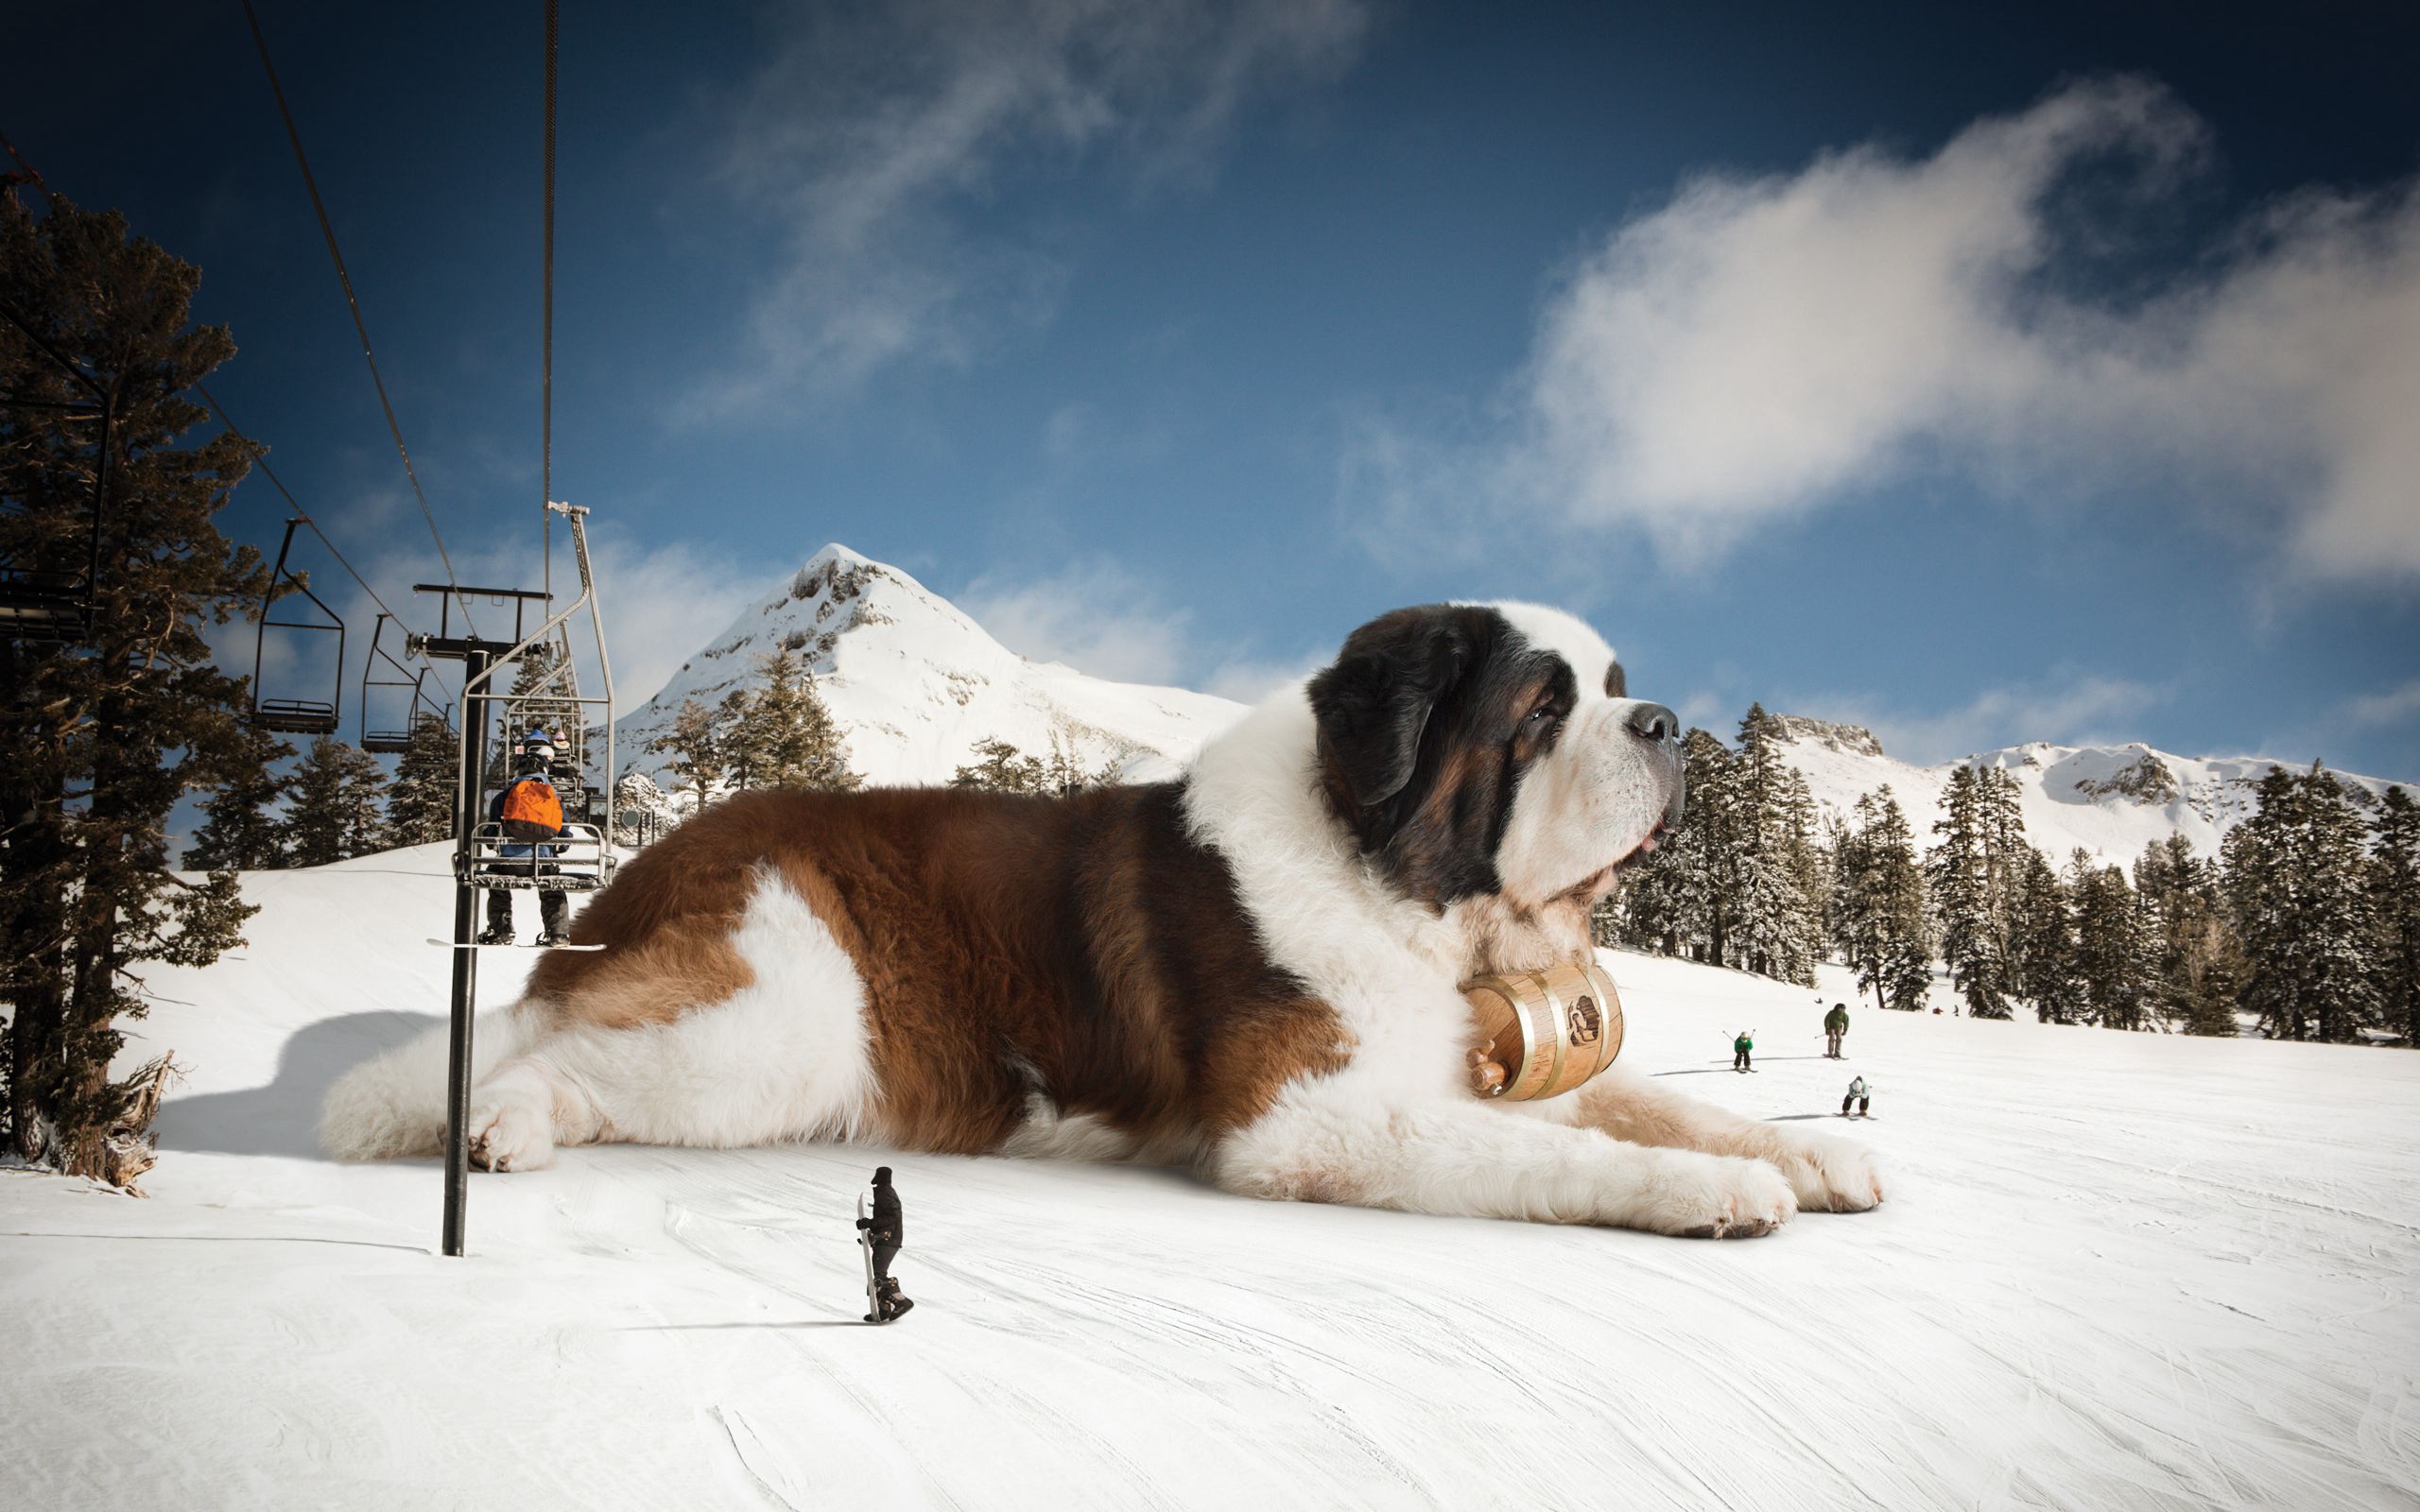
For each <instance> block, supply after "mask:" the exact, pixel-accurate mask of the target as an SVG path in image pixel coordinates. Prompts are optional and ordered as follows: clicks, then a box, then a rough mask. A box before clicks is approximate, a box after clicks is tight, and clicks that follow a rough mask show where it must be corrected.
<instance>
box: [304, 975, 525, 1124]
mask: <svg viewBox="0 0 2420 1512" xmlns="http://www.w3.org/2000/svg"><path fill="white" fill-rule="evenodd" d="M529 1022H530V1016H529V1015H528V1014H527V1013H525V1012H524V1011H522V1005H520V1004H515V1005H512V1006H511V1007H510V1008H506V1009H504V1010H503V1011H501V1012H498V1013H483V1014H481V1015H479V1021H478V1023H477V1024H476V1025H475V1028H474V1030H473V1033H472V1037H471V1076H472V1079H473V1080H474V1081H476V1080H477V1079H478V1078H479V1077H481V1076H484V1075H486V1074H488V1073H489V1072H490V1071H492V1070H493V1069H494V1068H495V1066H496V1064H497V1063H498V1062H499V1061H501V1060H503V1059H505V1058H506V1057H509V1056H512V1055H516V1054H518V1053H519V1052H520V1051H521V1049H522V1048H523V1047H524V1045H525V1043H526V1042H527V1040H528V1039H529V1038H530V1036H529V1033H528V1024H529ZM447 1028H448V1026H447V1025H445V1024H439V1025H437V1026H436V1027H435V1028H433V1029H430V1030H429V1031H427V1032H426V1033H425V1034H423V1035H420V1036H419V1037H417V1038H415V1039H412V1040H406V1042H404V1043H403V1044H400V1045H397V1046H396V1047H395V1048H393V1049H392V1050H388V1051H385V1052H383V1053H381V1054H379V1055H377V1056H373V1057H371V1058H370V1059H368V1060H365V1061H363V1062H362V1063H361V1064H360V1065H358V1066H355V1067H354V1068H353V1069H352V1070H351V1071H348V1072H346V1073H345V1074H343V1075H341V1076H339V1077H337V1081H336V1085H335V1086H333V1087H330V1088H329V1089H328V1095H327V1099H326V1101H324V1102H322V1103H321V1104H320V1148H321V1149H323V1150H325V1151H327V1152H328V1154H330V1155H332V1156H334V1157H336V1158H337V1160H399V1159H402V1158H403V1157H406V1156H414V1155H437V1154H441V1153H442V1152H443V1150H444V1148H445V1067H446V1059H447V1038H448V1037H447Z"/></svg>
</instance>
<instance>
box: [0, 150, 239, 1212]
mask: <svg viewBox="0 0 2420 1512" xmlns="http://www.w3.org/2000/svg"><path fill="white" fill-rule="evenodd" d="M43 208H44V212H45V213H44V214H43V215H41V216H40V217H39V218H37V217H36V215H34V214H33V212H32V211H31V210H29V209H28V208H27V207H26V204H25V203H24V202H23V201H22V200H21V199H20V198H19V197H18V196H17V195H16V194H14V193H0V298H5V299H6V300H7V301H9V308H10V309H11V310H12V311H13V312H14V313H15V314H16V315H17V316H18V317H20V318H23V319H24V320H26V322H27V323H28V324H29V325H31V326H32V327H33V328H34V329H35V330H37V331H39V332H41V333H42V334H43V340H44V341H45V342H46V343H47V344H48V345H49V346H50V347H51V348H52V349H54V350H56V351H58V352H62V353H64V354H66V355H67V356H69V357H70V358H71V359H73V360H74V361H75V362H76V363H78V365H79V366H80V367H81V368H82V369H84V370H85V371H86V372H87V373H88V374H90V375H92V376H93V377H94V378H95V380H96V381H97V383H98V384H99V385H100V387H103V388H104V389H105V390H106V391H107V392H108V393H109V394H110V395H111V396H112V404H113V410H114V421H113V423H112V425H111V427H110V432H109V438H108V443H107V444H108V455H107V479H108V489H107V498H106V501H105V507H104V510H103V515H102V525H101V536H100V548H101V549H100V573H99V578H98V581H97V583H96V584H95V592H94V594H93V616H92V627H91V631H90V633H89V634H88V635H87V636H85V637H84V638H83V639H82V640H81V641H79V642H77V643H75V644H26V643H21V642H16V641H8V642H0V721H4V722H0V994H5V996H6V999H7V1001H8V1004H9V1022H8V1027H7V1056H6V1060H7V1081H8V1085H7V1099H6V1115H5V1116H6V1119H7V1125H8V1126H7V1137H8V1139H9V1143H11V1144H13V1146H14V1148H15V1150H16V1152H17V1154H18V1155H19V1156H20V1157H22V1158H24V1159H25V1160H28V1161H31V1162H36V1163H41V1164H46V1165H50V1166H53V1167H56V1168H58V1169H61V1170H64V1171H68V1172H71V1173H74V1174H77V1175H81V1176H88V1177H96V1178H98V1179H101V1180H105V1181H112V1182H115V1183H118V1184H120V1185H130V1184H131V1183H132V1181H133V1179H134V1178H135V1177H137V1176H139V1175H140V1174H141V1173H142V1171H143V1170H144V1169H145V1168H146V1167H147V1166H148V1165H149V1163H150V1161H151V1152H150V1146H149V1143H148V1139H147V1134H146V1133H145V1131H144V1125H146V1124H147V1122H148V1118H149V1109H150V1108H154V1107H156V1106H157V1097H158V1088H159V1077H160V1075H161V1074H162V1071H163V1065H164V1063H162V1062H154V1063H153V1064H152V1065H151V1066H149V1067H147V1068H145V1070H144V1071H142V1072H138V1073H137V1074H135V1075H133V1076H131V1077H129V1078H127V1079H126V1080H123V1081H112V1079H111V1075H110V1062H111V1059H112V1057H113V1056H114V1055H115V1054H116V1053H117V1050H118V1048H119V1046H120V1045H121V1043H122V1042H123V1037H122V1036H121V1035H120V1034H119V1032H118V1030H117V1028H116V1027H115V1024H116V1022H117V1021H119V1020H121V1019H125V1018H134V1017H139V1016H141V1014H142V1012H143V1009H144V999H143V996H142V993H141V985H140V982H139V980H138V979H137V978H136V976H135V975H134V974H132V973H133V971H134V969H136V968H138V967H140V966H141V965H142V964H144V963H145V962H148V961H165V962H170V963H172V964H177V965H192V966H200V965H207V964H208V963H209V962H211V961H213V960H215V959H216V958H217V956H218V955H219V954H220V953H221V952H222V951H224V950H226V949H227V948H229V947H230V946H233V945H234V944H237V943H240V934H239V931H240V929H241V926H242V923H243V920H244V919H245V918H246V917H247V916H249V915H250V914H251V912H252V911H253V910H252V909H251V908H250V907H249V906H247V905H245V904H244V903H243V902H242V901H241V899H240V897H239V895H238V892H237V884H236V877H235V874H234V873H233V871H231V870H225V869H221V870H216V871H213V872H211V873H210V874H209V875H208V877H207V880H205V881H203V882H200V883H194V882H191V881H188V880H186V879H183V878H181V877H179V876H178V875H177V874H176V873H175V872H174V871H172V870H171V869H170V868H169V866H168V853H167V822H168V815H169V811H170V810H171V808H173V807H174V805H175V804H176V802H177V800H178V799H180V798H181V797H182V796H183V795H184V794H185V793H186V792H187V791H188V790H190V789H196V788H209V787H228V786H232V785H235V784H236V783H239V782H243V781H246V780H247V779H248V774H249V773H250V772H251V771H252V770H254V769H255V768H256V767H257V765H258V763H257V760H256V753H255V751H254V749H253V747H251V744H250V742H249V741H248V740H247V739H246V737H245V732H244V730H243V726H242V724H241V722H240V721H241V711H242V708H243V704H244V699H245V686H244V682H243V680H242V679H238V678H232V677H228V676H226V675H225V674H223V673H221V672H220V671H219V670H218V669H217V668H216V667H215V666H214V665H212V664H211V648H210V644H209V642H208V640H207V639H206V638H205V633H204V631H205V627H207V626H210V625H213V624H217V625H224V624H226V623H228V622H229V621H230V620H231V619H233V618H234V617H235V616H236V615H238V614H240V613H241V612H243V610H245V609H246V608H247V607H248V606H249V605H250V604H251V603H254V602H257V601H258V600H259V598H260V597H261V595H262V594H263V593H264V592H265V591H266V589H267V587H268V573H267V572H266V571H265V570H264V569H263V567H262V564H261V560H260V557H259V554H258V553H257V552H255V551H253V550H251V548H249V547H235V546H231V545H230V544H229V542H228V541H227V540H226V539H225V538H224V537H223V536H221V535H220V534H219V531H218V526H217V523H216V515H217V512H218V510H219V509H220V508H221V507H223V506H224V505H225V504H226V501H227V492H228V490H230V489H232V488H233V486H234V485H235V484H236V482H237V481H238V480H240V479H241V478H242V477H243V475H244V473H245V472H246V471H247V470H249V468H250V467H251V462H252V459H253V457H254V455H256V448H255V447H254V446H253V444H252V443H251V442H250V441H246V440H243V439H241V438H235V437H232V436H226V435H218V436H215V437H213V438H210V439H208V440H205V441H203V442H201V443H199V445H193V446H180V445H179V444H178V442H179V440H180V439H181V438H182V437H183V436H185V435H186V433H188V432H189V431H191V430H193V429H194V427H196V426H198V425H199V424H200V423H201V422H202V421H204V420H205V419H206V415H205V412H204V411H203V410H202V409H201V407H200V406H199V405H198V404H193V403H191V402H189V401H188V400H186V399H185V398H184V397H183V396H184V394H185V393H186V392H187V391H188V390H189V389H190V388H191V387H192V386H193V385H194V384H196V383H198V382H199V381H200V380H201V379H202V378H203V377H205V376H207V375H208V374H209V373H210V372H211V371H212V370H213V369H216V367H217V366H218V365H219V364H220V363H222V362H224V361H226V360H227V358H228V357H230V356H231V355H233V352H234V343H233V341H232V340H231V339H230V337H229V336H228V335H227V332H226V331H225V330H224V329H223V328H219V327H214V326H192V325H190V324H188V311H189V309H190V305H191V301H192V298H193V294H194V290H195V288H196V286H197V285H198V283H199V274H198V273H197V272H196V270H195V269H194V268H193V267H191V266H188V265H186V264H183V263H180V262H178V261H177V260H176V259H174V258H172V257H170V256H169V255H168V254H167V253H166V252H164V251H163V250H162V249H160V248H158V247H157V246H154V245H153V244H151V243H149V242H147V241H143V240H140V239H131V238H130V237H129V235H128V232H127V226H126V222H125V220H124V219H123V218H122V217H120V216H118V215H114V214H92V213H88V212H85V211H82V210H79V209H78V208H77V207H76V206H74V205H72V204H70V203H69V202H68V201H67V200H66V199H65V198H61V197H60V196H57V195H52V196H48V197H46V198H45V199H44V200H43ZM0 393H7V394H9V395H10V396H11V397H12V398H15V399H17V400H20V401H32V402H35V403H37V404H48V405H55V406H59V407H50V408H31V407H8V408H0V500H5V501H6V507H0V560H5V561H7V562H9V564H10V565H12V566H15V567H18V568H22V569H27V570H31V571H36V572H44V573H57V574H59V575H60V576H62V577H68V576H77V575H79V574H80V573H81V572H82V571H83V569H84V568H85V566H86V563H87V559H88V553H89V551H90V549H91V544H92V535H91V530H92V524H91V522H92V508H93V492H94V487H95V477H96V475H97V473H98V472H99V462H100V457H99V455H98V452H99V447H100V431H99V427H98V426H97V424H96V423H95V421H93V420H91V419H90V418H89V417H87V416H79V415H77V414H73V413H71V412H70V411H69V410H68V409H67V408H66V407H65V406H67V405H68V404H73V403H76V402H79V401H82V400H84V399H85V398H87V397H88V396H87V394H86V393H85V392H84V391H83V390H82V389H80V388H78V387H76V386H75V384H74V382H73V380H71V379H70V378H69V377H68V376H67V375H66V374H64V373H63V372H61V370H60V369H58V368H57V367H56V366H55V365H54V364H52V363H51V362H50V361H49V360H47V359H46V358H45V357H43V355H42V354H41V352H40V351H39V349H37V348H36V347H35V346H34V345H33V344H32V343H31V342H29V341H27V340H26V338H25V336H24V335H22V334H21V333H20V332H19V331H18V330H17V328H16V327H15V326H14V325H11V324H8V323H5V322H0Z"/></svg>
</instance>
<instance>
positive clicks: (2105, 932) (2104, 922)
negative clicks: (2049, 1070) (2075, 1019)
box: [2068, 850, 2158, 1029]
mask: <svg viewBox="0 0 2420 1512" xmlns="http://www.w3.org/2000/svg"><path fill="white" fill-rule="evenodd" d="M2069 879H2070V880H2069V882H2068V895H2069V897H2070V898H2071V899H2072V900H2073V907H2074V918H2075V974H2076V982H2077V984H2078V986H2079V988H2081V989H2082V991H2083V1008H2084V1011H2085V1013H2086V1014H2088V1015H2089V1019H2088V1022H2093V1023H2098V1024H2100V1026H2101V1027H2102V1028H2104V1029H2145V1028H2156V1027H2158V1024H2157V1023H2156V1022H2155V1021H2154V1018H2153V1016H2152V1014H2151V1013H2150V1012H2149V1011H2147V1009H2148V1006H2149V1005H2148V999H2149V997H2150V992H2149V987H2150V983H2149V980H2148V973H2147V971H2145V965H2146V952H2145V945H2144V932H2143V918H2142V912H2141V909H2140V908H2139V906H2138V905H2137V903H2136V901H2135V889H2134V888H2132V887H2130V886H2128V885H2126V873H2125V872H2124V871H2123V870H2121V869H2120V868H2117V867H2112V866H2104V865H2101V864H2100V863H2099V862H2098V861H2096V860H2095V859H2094V858H2093V857H2092V856H2091V855H2090V854H2088V853H2087V852H2085V851H2081V850H2079V851H2076V853H2075V858H2074V862H2073V865H2072V867H2071V868H2070V871H2069Z"/></svg>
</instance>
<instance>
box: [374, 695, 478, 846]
mask: <svg viewBox="0 0 2420 1512" xmlns="http://www.w3.org/2000/svg"><path fill="white" fill-rule="evenodd" d="M461 759H462V753H461V750H460V748H459V747H458V744H457V740H456V736H455V734H454V731H452V730H448V729H447V728H446V727H445V722H444V721H443V720H441V719H438V718H436V717H435V716H433V715H432V716H428V717H424V718H421V719H416V720H414V721H413V722H412V733H411V741H410V743H409V744H408V745H406V747H404V754H403V756H402V757H401V758H400V759H399V760H398V761H397V762H396V763H395V785H394V787H393V788H392V789H391V790H390V791H389V793H388V795H387V825H388V828H389V831H390V832H391V834H392V839H393V843H394V844H396V845H431V844H434V843H436V842H438V841H441V840H451V839H452V838H454V789H455V784H456V782H457V781H458V771H459V765H460V763H461Z"/></svg>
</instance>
